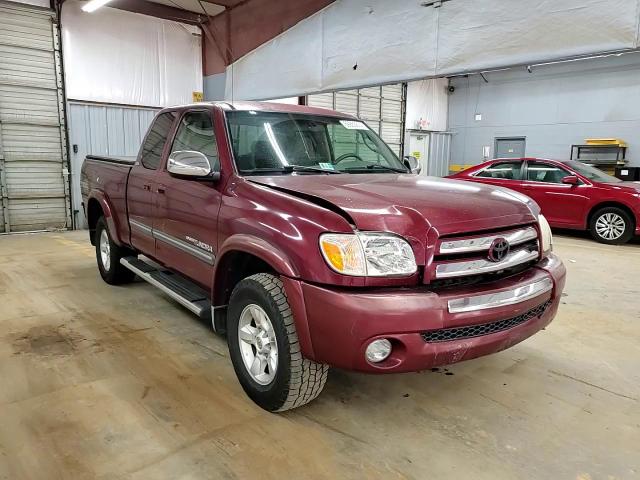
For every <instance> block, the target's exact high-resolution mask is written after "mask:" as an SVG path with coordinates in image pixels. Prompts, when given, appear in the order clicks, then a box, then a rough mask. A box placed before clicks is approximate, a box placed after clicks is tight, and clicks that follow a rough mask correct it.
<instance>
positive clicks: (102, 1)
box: [82, 0, 111, 13]
mask: <svg viewBox="0 0 640 480" xmlns="http://www.w3.org/2000/svg"><path fill="white" fill-rule="evenodd" d="M110 1H111V0H90V1H88V2H87V3H85V4H84V5H83V6H82V10H83V11H85V12H88V13H91V12H93V11H95V10H97V9H99V8H100V7H102V6H104V5H106V4H107V3H109V2H110Z"/></svg>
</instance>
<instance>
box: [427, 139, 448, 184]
mask: <svg viewBox="0 0 640 480" xmlns="http://www.w3.org/2000/svg"><path fill="white" fill-rule="evenodd" d="M429 135H430V138H429V155H428V158H429V162H428V167H427V172H426V173H427V175H432V176H436V177H444V176H446V175H448V174H449V157H450V152H451V134H450V133H448V132H443V133H439V132H431V133H430V134H429Z"/></svg>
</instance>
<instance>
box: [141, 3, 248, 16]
mask: <svg viewBox="0 0 640 480" xmlns="http://www.w3.org/2000/svg"><path fill="white" fill-rule="evenodd" d="M149 1H151V2H153V3H161V4H163V5H166V6H168V7H175V8H181V9H183V10H188V11H190V12H194V13H204V12H206V13H207V15H210V16H214V15H218V14H219V13H222V12H224V9H225V8H227V7H233V6H235V5H236V4H238V3H239V2H241V1H242V0H219V1H217V2H212V1H204V0H203V1H198V0H149Z"/></svg>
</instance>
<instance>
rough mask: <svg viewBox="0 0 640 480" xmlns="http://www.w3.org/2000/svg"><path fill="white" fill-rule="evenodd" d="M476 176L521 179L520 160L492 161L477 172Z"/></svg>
mask: <svg viewBox="0 0 640 480" xmlns="http://www.w3.org/2000/svg"><path fill="white" fill-rule="evenodd" d="M476 177H484V178H499V179H503V180H520V179H522V162H502V163H494V164H493V165H491V166H490V167H488V168H485V169H484V170H482V171H481V172H479V173H477V174H476Z"/></svg>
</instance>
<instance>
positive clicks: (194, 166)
mask: <svg viewBox="0 0 640 480" xmlns="http://www.w3.org/2000/svg"><path fill="white" fill-rule="evenodd" d="M167 170H168V171H169V173H171V174H172V175H179V176H182V177H192V178H203V177H211V176H212V174H213V172H212V170H211V164H210V163H209V159H208V158H207V157H206V155H204V154H203V153H201V152H196V151H194V150H178V151H176V152H173V153H172V154H171V155H170V156H169V160H168V161H167Z"/></svg>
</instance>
